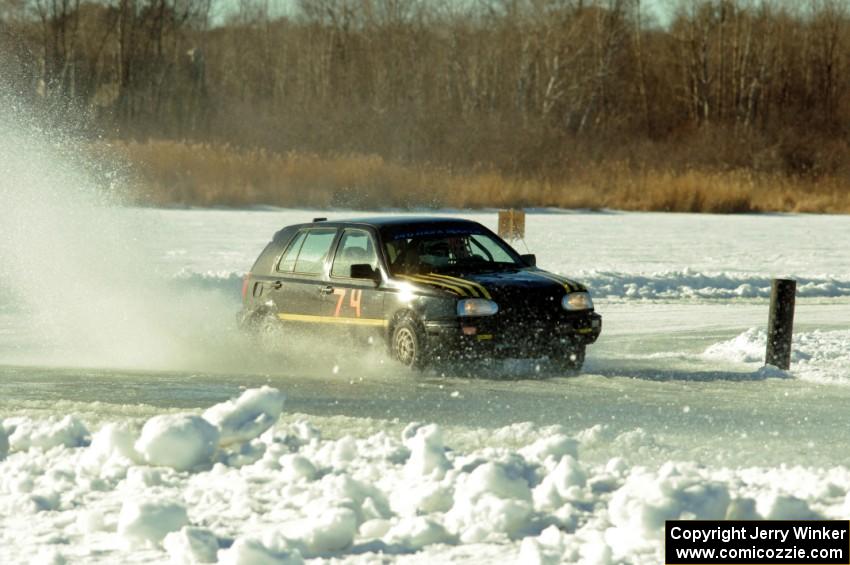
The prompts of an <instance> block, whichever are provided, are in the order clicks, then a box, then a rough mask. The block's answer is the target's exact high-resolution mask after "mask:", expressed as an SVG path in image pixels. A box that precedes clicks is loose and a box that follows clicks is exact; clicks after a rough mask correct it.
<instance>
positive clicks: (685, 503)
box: [608, 463, 730, 555]
mask: <svg viewBox="0 0 850 565" xmlns="http://www.w3.org/2000/svg"><path fill="white" fill-rule="evenodd" d="M729 500H730V497H729V491H728V489H727V487H726V485H724V484H722V483H718V482H716V481H712V480H710V479H708V478H707V477H705V476H703V473H700V472H699V470H698V469H696V468H695V467H693V466H691V465H681V466H677V465H676V464H673V463H665V464H664V465H663V466H662V467H661V469H659V470H658V473H652V472H648V471H646V470H644V469H636V470H635V471H633V472H632V474H630V475H629V476H628V478H627V479H626V482H625V484H624V485H623V486H622V487H621V488H619V489H618V490H617V491H615V492H614V494H613V495H612V496H611V500H610V502H609V503H608V514H609V518H610V520H611V523H612V524H613V525H614V528H613V530H609V534H610V536H609V538H608V542H609V543H610V544H611V546H612V548H614V549H615V551H616V552H617V553H618V555H620V554H625V553H628V552H630V551H632V550H635V549H638V548H645V547H647V546H653V545H657V544H658V543H659V540H660V538H661V533H662V531H663V528H664V522H665V520H679V519H683V518H691V519H695V520H722V519H723V518H724V517H725V516H726V511H727V507H728V506H729Z"/></svg>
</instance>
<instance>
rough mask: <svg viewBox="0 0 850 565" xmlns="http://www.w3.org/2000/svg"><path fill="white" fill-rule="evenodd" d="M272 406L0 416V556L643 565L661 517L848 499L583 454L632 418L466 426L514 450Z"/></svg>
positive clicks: (755, 515)
mask: <svg viewBox="0 0 850 565" xmlns="http://www.w3.org/2000/svg"><path fill="white" fill-rule="evenodd" d="M744 341H746V340H744ZM282 402H283V395H282V394H281V393H280V392H279V391H276V390H274V389H271V388H268V387H264V388H261V389H254V390H248V391H246V392H245V393H244V394H243V395H242V396H240V397H239V398H237V399H234V400H232V401H229V402H226V403H222V404H220V405H217V406H214V407H213V408H211V409H209V410H208V411H207V412H205V415H207V416H208V417H209V418H210V419H211V420H213V421H214V422H216V425H213V424H212V423H210V422H208V421H207V420H206V419H205V418H201V417H200V416H197V415H193V414H163V415H158V416H154V417H153V418H150V419H149V420H148V421H147V422H145V423H144V424H143V425H142V426H141V429H137V428H135V427H134V426H133V425H131V424H130V423H128V422H109V423H106V424H102V425H101V426H100V428H99V429H98V430H96V431H95V433H94V434H93V435H92V437H91V441H89V440H88V437H89V434H88V432H87V431H86V429H87V428H86V425H85V424H84V423H83V422H82V421H81V420H80V419H79V418H76V417H74V416H68V417H67V418H64V419H61V420H59V419H50V418H45V419H43V420H38V419H23V418H17V419H11V418H10V419H8V420H6V421H5V422H4V424H3V425H2V427H0V429H3V430H4V436H3V437H5V433H7V432H9V434H10V437H11V438H13V439H14V441H12V442H10V450H9V453H8V455H7V457H6V459H5V460H2V461H0V562H3V563H18V562H21V561H20V556H24V555H42V554H44V555H47V553H45V551H47V549H49V550H50V551H49V552H48V553H49V555H48V557H49V558H50V560H51V562H63V560H67V561H70V562H78V561H79V562H85V561H87V560H89V559H90V558H91V556H92V555H97V556H98V559H100V560H101V561H103V560H105V561H111V562H127V561H165V560H170V561H171V562H174V563H212V562H220V563H238V564H246V563H250V564H254V563H275V564H278V563H288V564H300V563H303V562H304V561H305V560H310V559H314V558H334V559H339V560H341V561H343V562H345V561H348V560H349V559H350V560H352V561H360V560H364V559H365V560H366V561H368V560H369V556H370V555H372V554H374V557H375V558H376V559H377V558H379V555H381V556H383V557H381V558H382V559H387V560H390V561H391V560H394V559H400V560H401V559H402V558H403V557H404V556H405V555H408V554H411V553H419V554H421V555H422V556H423V559H426V560H432V561H438V560H450V559H452V558H474V557H475V556H476V555H477V556H481V559H485V557H484V556H493V555H499V556H500V559H501V560H502V561H505V562H510V561H513V560H515V561H516V562H518V563H523V564H526V563H530V564H550V563H561V562H585V563H601V564H608V563H618V562H627V563H657V562H658V561H659V559H660V552H661V539H662V532H663V525H664V521H665V520H669V519H677V518H697V519H721V518H739V519H762V518H765V519H799V518H819V517H822V518H841V517H842V516H846V511H847V508H850V496H848V495H847V492H850V471H848V470H847V469H846V468H833V469H805V468H799V467H795V468H786V467H782V468H772V469H760V468H744V469H734V468H732V469H730V468H714V469H711V468H705V467H700V466H697V465H695V464H691V463H673V462H670V463H666V464H664V465H661V466H660V467H659V468H655V469H653V468H646V467H641V466H632V465H630V463H629V462H628V460H627V459H624V458H620V457H617V458H614V459H611V460H609V461H604V462H601V463H587V462H585V461H583V459H582V458H581V451H582V450H583V449H593V447H594V446H595V445H598V444H599V443H600V442H611V443H612V444H615V445H624V446H628V449H627V450H626V452H627V453H632V452H639V451H640V450H641V449H643V448H648V447H652V443H653V441H654V440H653V438H652V436H651V435H649V434H647V433H646V432H644V431H642V430H640V429H635V430H631V431H627V432H622V433H619V434H616V435H615V434H613V433H612V432H611V430H610V428H609V427H608V426H605V425H598V426H593V427H591V428H588V429H587V430H585V431H583V432H582V433H580V434H578V435H577V437H570V436H568V435H567V434H565V433H564V432H563V429H561V428H560V427H558V426H552V427H548V428H536V427H535V426H533V425H525V424H514V425H511V426H508V427H506V428H501V429H497V430H480V433H486V434H487V435H488V436H490V437H492V438H502V439H503V440H504V441H505V442H507V441H513V442H514V444H515V445H516V444H517V443H519V445H520V447H519V448H517V449H509V448H507V447H487V448H481V449H467V450H465V451H463V450H453V449H451V448H450V447H448V446H447V445H446V443H445V441H446V440H445V438H444V436H443V432H442V431H441V430H440V428H439V427H438V426H436V425H433V424H432V425H423V424H411V425H409V426H407V427H406V428H405V429H404V430H403V432H402V433H401V434H400V435H399V436H398V437H393V436H391V435H388V434H387V433H385V432H383V431H381V432H378V433H375V434H373V435H371V436H369V437H365V438H354V437H351V436H343V437H340V438H338V439H323V438H322V436H321V432H320V430H318V429H317V428H315V427H314V426H312V425H311V424H310V423H309V422H306V421H303V420H299V421H295V422H291V423H281V422H280V421H279V420H278V417H279V416H280V409H281V406H282ZM222 437H225V438H228V440H227V441H221V438H222ZM518 438H521V440H520V441H519V442H516V441H515V440H517V439H518ZM472 445H474V444H472ZM627 457H628V456H627ZM57 540H59V541H57ZM56 544H58V545H56Z"/></svg>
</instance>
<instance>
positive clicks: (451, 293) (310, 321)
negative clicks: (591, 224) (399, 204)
mask: <svg viewBox="0 0 850 565" xmlns="http://www.w3.org/2000/svg"><path fill="white" fill-rule="evenodd" d="M242 298H243V304H244V308H243V310H242V313H241V317H242V320H243V323H245V324H246V325H248V326H250V327H254V328H261V329H263V330H269V329H270V326H279V327H275V328H271V329H274V330H275V331H276V330H278V329H280V328H282V329H283V330H284V331H286V329H287V328H289V329H290V330H292V331H298V330H299V329H304V328H312V329H314V330H319V331H321V332H322V333H323V334H324V332H326V331H327V337H328V339H333V338H334V337H335V336H338V335H340V334H339V333H338V332H336V333H335V332H332V331H331V330H332V329H334V328H336V329H343V328H345V329H348V330H352V331H354V332H355V333H358V334H364V335H370V336H372V337H373V338H374V337H375V336H380V338H382V339H384V340H386V342H387V343H388V345H389V348H390V351H391V354H392V356H393V357H394V358H395V359H397V360H398V361H399V362H400V363H402V364H403V365H405V366H408V367H411V368H417V369H418V368H423V367H425V366H427V365H429V364H430V363H431V362H433V361H437V360H451V359H457V358H461V359H462V358H476V357H478V358H480V357H514V358H538V357H547V358H549V359H550V361H551V362H552V363H554V364H555V365H556V366H557V367H560V368H563V369H567V370H572V371H576V370H578V369H580V368H581V366H582V363H583V362H584V354H585V347H586V346H587V345H588V344H591V343H593V342H594V341H596V339H597V337H599V332H600V331H601V329H602V318H601V316H599V315H598V314H596V313H595V312H594V311H593V302H592V300H591V298H590V294H589V293H588V291H587V289H586V288H585V287H584V286H582V285H581V284H579V283H577V282H575V281H572V280H569V279H567V278H564V277H562V276H559V275H555V274H552V273H549V272H547V271H544V270H542V269H539V268H537V267H536V265H535V257H534V255H520V254H518V253H517V252H516V251H515V250H514V249H512V248H511V246H510V245H508V244H507V243H505V242H504V241H503V240H502V239H500V238H499V237H498V236H497V235H496V234H494V233H493V232H491V231H490V230H488V229H487V228H485V227H484V226H482V225H481V224H478V223H476V222H472V221H467V220H459V219H448V218H429V217H423V218H419V217H389V218H366V219H355V220H347V221H333V222H328V221H325V220H324V219H323V218H317V219H315V220H314V221H313V222H312V223H309V224H299V225H294V226H289V227H286V228H284V229H282V230H281V231H279V232H277V233H276V234H275V236H274V239H273V240H272V241H271V243H269V244H268V245H267V246H266V248H265V250H263V252H262V253H261V254H260V257H259V258H258V259H257V262H256V263H255V264H254V266H253V268H252V269H251V272H250V273H248V274H247V275H246V276H245V280H244V284H243V288H242Z"/></svg>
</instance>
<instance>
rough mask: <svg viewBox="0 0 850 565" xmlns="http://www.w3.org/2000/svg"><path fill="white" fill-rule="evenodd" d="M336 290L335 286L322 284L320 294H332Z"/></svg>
mask: <svg viewBox="0 0 850 565" xmlns="http://www.w3.org/2000/svg"><path fill="white" fill-rule="evenodd" d="M333 291H334V287H332V286H330V285H329V286H321V287H319V294H330V293H332V292H333Z"/></svg>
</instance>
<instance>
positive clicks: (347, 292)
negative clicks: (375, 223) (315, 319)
mask: <svg viewBox="0 0 850 565" xmlns="http://www.w3.org/2000/svg"><path fill="white" fill-rule="evenodd" d="M364 264H366V265H370V266H371V267H372V269H374V270H377V269H378V253H377V247H376V246H375V239H374V237H373V236H372V234H371V233H369V232H368V231H367V230H364V229H359V228H346V229H344V230H343V231H342V234H341V236H340V238H339V242H338V243H337V245H336V252H335V254H334V258H333V262H332V264H331V269H330V279H329V281H330V287H331V292H330V293H329V294H328V296H327V299H326V300H327V303H326V304H325V306H324V312H325V315H326V316H329V317H332V318H333V319H334V320H335V322H336V323H338V324H340V325H347V326H350V327H352V329H355V330H371V331H366V332H361V331H358V332H357V333H374V330H382V329H383V328H384V327H386V321H385V319H384V294H385V292H384V290H383V288H382V286H381V283H380V282H379V281H377V280H371V279H357V278H352V277H351V266H352V265H364Z"/></svg>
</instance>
